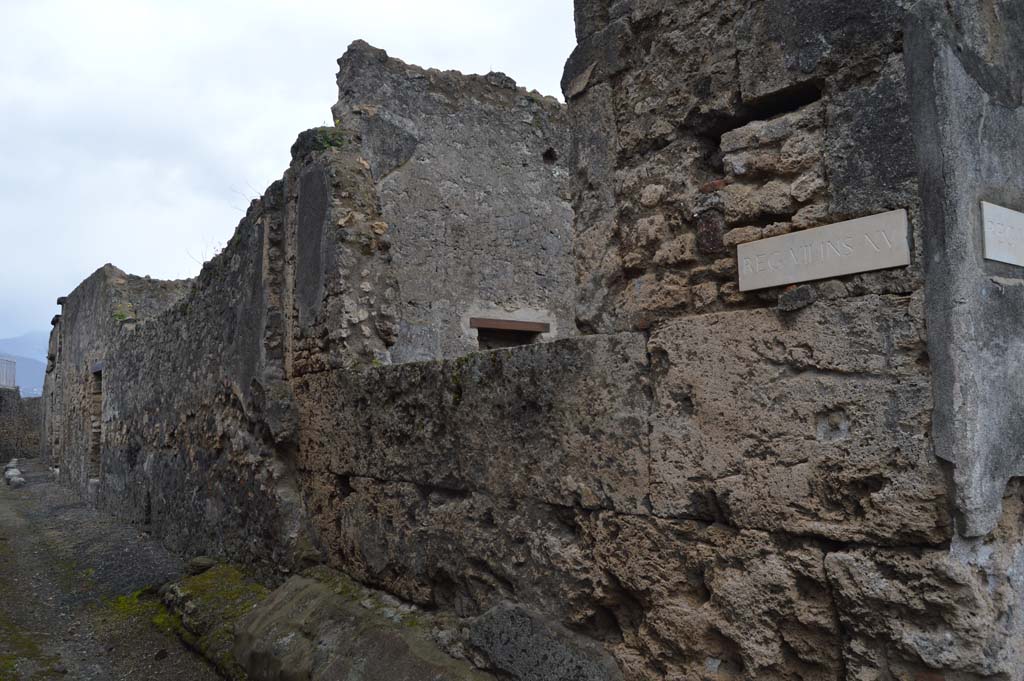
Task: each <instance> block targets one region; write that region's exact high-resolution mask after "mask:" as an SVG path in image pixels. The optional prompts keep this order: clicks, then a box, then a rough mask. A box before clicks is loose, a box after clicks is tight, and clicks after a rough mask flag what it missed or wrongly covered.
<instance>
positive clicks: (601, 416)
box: [296, 334, 649, 512]
mask: <svg viewBox="0 0 1024 681" xmlns="http://www.w3.org/2000/svg"><path fill="white" fill-rule="evenodd" d="M646 363H647V358H646V348H645V346H644V343H643V338H642V337H641V336H639V335H628V334H624V335H621V336H610V337H608V336H606V337H598V338H588V339H585V340H579V341H561V342H556V343H552V344H545V345H538V346H531V347H526V348H519V349H517V350H508V351H494V352H488V353H479V354H475V355H471V356H468V357H465V358H463V359H460V360H453V361H449V362H440V363H430V364H415V365H408V366H395V367H386V368H382V369H379V370H374V371H370V372H366V373H360V372H343V371H342V372H328V373H321V374H318V375H315V376H309V377H307V378H305V379H304V380H303V381H302V382H301V383H300V384H299V385H298V386H297V388H296V395H297V398H298V401H299V403H300V405H301V407H300V409H301V411H302V420H303V429H302V430H303V436H302V442H301V445H300V450H301V458H300V464H301V467H302V468H303V469H304V470H307V471H309V472H310V473H311V474H313V475H315V476H352V477H365V478H373V479H377V480H401V481H406V482H412V483H416V484H420V485H426V486H429V487H438V488H442V489H451V490H461V491H465V492H468V491H472V490H480V491H486V492H487V493H489V494H493V495H496V496H502V497H504V496H515V497H522V498H532V499H537V500H540V501H544V502H546V503H551V504H557V505H561V506H581V507H583V508H616V509H621V510H623V511H627V512H640V511H642V509H643V507H644V499H645V496H646V492H647V490H646V484H647V467H648V460H647V454H646V446H647V428H648V424H647V413H648V406H649V393H648V386H647V381H646V374H645V371H646ZM325 394H330V395H345V396H346V397H345V399H346V406H345V407H342V408H339V406H338V405H335V404H333V403H329V402H327V403H325V402H323V401H321V399H320V397H319V396H320V395H325Z"/></svg>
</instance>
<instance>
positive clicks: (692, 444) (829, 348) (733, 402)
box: [650, 296, 951, 544]
mask: <svg viewBox="0 0 1024 681" xmlns="http://www.w3.org/2000/svg"><path fill="white" fill-rule="evenodd" d="M920 314H921V310H920V300H919V299H914V300H913V301H911V300H907V299H906V298H895V297H878V296H868V297H864V298H862V299H859V300H856V301H849V302H844V303H842V304H836V305H830V306H821V305H815V306H812V307H809V308H806V309H805V310H803V311H801V312H799V313H796V314H795V315H791V316H788V317H783V316H782V315H780V314H779V313H777V312H774V311H770V310H758V311H739V312H727V313H721V314H716V315H711V316H705V317H700V318H697V319H688V320H685V321H680V322H670V323H666V324H664V325H661V326H658V327H657V328H656V329H655V330H654V332H653V334H652V337H651V341H650V347H651V352H652V357H653V361H654V367H653V368H654V385H655V416H654V430H653V432H652V441H651V442H652V444H651V447H652V481H651V485H652V490H651V500H652V505H653V509H654V512H655V513H656V514H658V515H663V516H677V517H697V518H704V519H707V520H718V521H720V522H727V523H729V524H730V525H735V526H738V527H742V528H756V529H761V530H767V531H785V532H790V533H793V534H799V535H804V536H812V535H813V536H820V537H825V538H829V539H834V540H839V541H872V542H878V543H880V544H899V543H906V542H917V543H939V542H942V541H944V540H945V539H946V538H948V536H949V534H950V531H951V528H950V518H949V514H948V511H947V508H946V503H947V502H948V500H947V498H946V487H945V482H944V474H943V472H942V470H941V469H940V467H939V465H938V462H937V460H936V459H935V458H934V457H933V456H932V454H931V451H930V446H929V441H928V432H929V431H928V429H929V423H930V413H931V392H930V383H929V380H928V373H927V370H926V369H923V368H922V367H921V365H920V364H919V361H920V358H921V355H922V353H923V350H924V345H923V342H922V339H921V333H922V330H923V325H922V321H921V318H920Z"/></svg>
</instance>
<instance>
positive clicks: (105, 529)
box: [0, 462, 219, 681]
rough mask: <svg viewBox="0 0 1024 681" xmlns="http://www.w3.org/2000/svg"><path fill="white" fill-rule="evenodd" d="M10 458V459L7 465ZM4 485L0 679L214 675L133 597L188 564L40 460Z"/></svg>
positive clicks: (0, 504) (182, 679) (152, 680)
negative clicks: (63, 483)
mask: <svg viewBox="0 0 1024 681" xmlns="http://www.w3.org/2000/svg"><path fill="white" fill-rule="evenodd" d="M0 463H3V462H0ZM21 470H22V471H23V473H25V477H26V479H27V480H28V485H27V486H26V487H24V488H22V489H19V490H14V489H11V488H9V487H7V486H6V485H4V484H2V483H0V681H34V680H35V679H75V680H76V681H78V680H82V681H115V680H116V681H121V680H122V679H125V680H127V679H143V680H144V681H162V680H164V679H167V680H168V681H170V680H171V679H175V680H178V681H198V680H206V679H210V680H215V679H218V678H219V677H218V676H217V674H216V673H215V672H214V671H213V670H212V669H211V668H210V667H209V666H208V665H207V664H206V663H205V662H204V661H203V660H202V659H200V658H198V657H196V656H195V655H193V654H192V653H191V652H189V651H188V650H187V649H185V648H184V647H183V646H182V644H181V643H180V642H179V641H178V640H177V639H176V638H175V637H173V636H172V635H169V634H165V633H162V632H161V631H160V630H158V629H157V628H156V627H154V626H153V625H152V624H151V622H150V617H149V613H147V612H145V611H144V609H138V608H133V607H131V604H132V603H134V602H135V601H134V599H122V600H121V601H118V598H119V597H122V596H131V595H132V594H134V593H137V592H138V591H139V590H141V589H144V588H146V587H151V586H154V585H159V584H162V583H164V582H166V581H169V580H171V579H174V578H177V577H179V576H180V575H181V572H182V568H183V566H182V564H181V561H180V560H178V559H177V558H175V557H173V556H171V555H169V554H168V553H167V552H166V551H165V550H164V549H163V548H162V547H161V546H160V545H159V544H158V543H157V542H155V541H152V540H150V539H148V538H146V537H145V536H143V535H141V534H140V533H139V531H138V530H137V529H135V528H131V527H126V526H124V525H121V524H119V523H116V522H114V521H112V520H111V519H109V518H108V517H106V516H104V515H102V514H99V513H96V512H95V511H92V510H90V509H88V508H86V507H85V505H84V504H83V503H81V502H79V501H77V500H75V499H73V498H72V497H71V495H70V494H69V493H68V492H67V491H65V490H64V489H62V488H60V487H59V486H57V485H56V484H55V483H53V482H52V481H51V479H50V474H49V472H48V471H47V470H46V468H45V467H44V466H43V465H42V464H40V463H36V462H28V463H27V464H26V465H24V466H22V467H21Z"/></svg>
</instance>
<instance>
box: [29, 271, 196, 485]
mask: <svg viewBox="0 0 1024 681" xmlns="http://www.w3.org/2000/svg"><path fill="white" fill-rule="evenodd" d="M187 288H188V282H184V281H181V282H164V281H157V280H153V279H150V278H148V277H135V276H131V275H128V274H125V273H124V272H122V271H121V270H119V269H117V268H116V267H114V266H112V265H109V264H108V265H104V266H103V267H101V268H100V269H99V270H97V271H96V272H95V273H93V274H92V275H91V276H90V277H89V278H88V279H86V280H85V281H84V282H82V283H81V284H80V285H79V286H78V287H77V288H76V289H75V290H74V291H73V292H72V293H71V294H70V295H68V296H67V297H66V298H61V299H60V301H58V302H59V303H60V304H61V312H62V314H61V315H58V316H57V317H55V318H54V320H53V321H54V328H53V331H52V333H51V334H50V346H49V351H48V362H47V369H46V371H47V373H46V378H45V380H44V384H43V397H42V399H43V403H44V414H43V448H44V449H43V451H44V454H46V455H47V456H48V457H49V458H50V459H51V461H52V462H53V463H54V464H55V465H56V466H58V467H59V468H60V469H61V476H62V479H63V480H64V481H66V483H67V484H69V485H72V486H74V487H76V488H78V489H80V490H81V491H82V492H83V493H85V492H88V493H89V494H94V493H95V484H94V485H93V487H90V485H89V481H90V480H98V479H99V478H100V464H101V461H100V457H101V454H102V441H100V440H98V439H97V436H96V435H95V433H97V432H98V433H99V434H100V435H102V433H103V431H104V429H105V428H106V424H107V423H108V422H109V416H110V414H109V412H108V411H107V410H106V409H105V407H104V405H103V400H104V398H105V397H106V393H105V392H104V391H102V390H101V387H102V384H101V383H100V382H99V380H100V378H101V377H104V378H105V376H106V364H107V361H108V359H109V357H110V356H112V354H113V348H114V346H115V343H116V341H117V339H118V338H119V337H120V336H121V335H122V334H125V333H130V332H131V330H132V329H133V328H134V327H135V326H137V325H139V324H142V323H144V322H145V321H146V320H148V319H152V318H153V317H155V316H156V315H157V314H159V313H160V312H161V311H162V310H164V309H166V308H167V307H169V306H170V305H172V304H173V303H174V302H176V301H177V300H179V299H180V298H181V296H182V295H183V293H184V291H185V290H187ZM138 387H139V389H144V386H138Z"/></svg>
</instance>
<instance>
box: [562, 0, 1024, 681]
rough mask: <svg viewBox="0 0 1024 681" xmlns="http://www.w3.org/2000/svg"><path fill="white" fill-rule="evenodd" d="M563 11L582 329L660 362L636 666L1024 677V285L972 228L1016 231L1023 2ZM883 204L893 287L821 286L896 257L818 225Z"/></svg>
mask: <svg viewBox="0 0 1024 681" xmlns="http://www.w3.org/2000/svg"><path fill="white" fill-rule="evenodd" d="M576 19H577V34H578V38H579V47H578V48H577V50H576V51H575V53H574V54H573V55H572V57H571V59H570V60H569V63H568V65H567V68H566V72H565V78H564V81H563V86H564V89H565V94H566V97H567V99H568V102H569V113H570V119H571V121H572V125H573V139H574V144H575V152H576V153H575V159H574V162H575V169H574V170H575V176H576V186H575V192H574V196H575V209H576V230H575V236H576V244H575V248H576V253H577V274H578V280H579V289H580V296H579V304H578V307H577V316H578V320H579V323H580V325H581V328H582V329H585V330H587V331H589V332H591V333H611V332H616V331H628V330H638V331H643V332H644V333H645V335H646V337H647V338H648V351H649V353H650V356H651V362H652V366H651V381H652V392H653V402H652V412H651V413H652V418H651V433H650V438H651V439H650V457H651V459H650V461H651V467H650V475H651V480H650V496H649V503H650V515H651V518H649V519H644V520H639V519H637V518H630V519H629V520H628V521H626V522H627V523H628V524H629V525H630V526H634V527H635V528H636V529H634V530H633V531H634V532H635V533H636V537H635V539H636V541H637V542H639V546H637V545H636V544H633V545H632V546H631V548H630V549H629V550H627V549H623V550H622V551H621V561H616V562H614V563H613V564H612V565H611V566H609V567H608V568H607V569H608V572H609V573H610V575H611V576H613V577H614V581H615V583H617V584H622V585H626V588H627V591H628V592H629V594H630V596H631V597H632V599H635V602H639V603H640V604H641V605H642V607H641V609H642V610H643V612H644V616H643V617H642V618H641V619H642V623H641V624H639V625H638V626H636V627H635V628H627V629H626V630H625V631H623V632H622V639H623V642H622V644H621V645H622V646H623V647H624V648H629V649H631V650H639V651H641V654H639V655H637V656H635V657H634V656H632V655H630V654H627V653H624V652H623V653H622V654H621V655H620V660H623V661H624V668H625V669H626V670H627V676H630V677H631V678H657V675H658V674H659V673H661V674H664V675H665V677H664V678H688V679H689V678H733V677H743V678H758V679H761V678H786V679H789V678H794V679H795V678H801V679H808V678H849V679H890V678H896V679H941V678H947V679H954V678H955V679H967V678H970V679H974V678H989V677H1005V678H1014V679H1019V678H1024V658H1022V657H1021V654H1022V653H1021V650H1022V648H1021V643H1022V634H1024V630H1022V628H1021V626H1022V623H1021V620H1020V613H1019V610H1020V600H1021V598H1022V592H1021V591H1020V588H1021V583H1020V581H1019V580H1020V577H1019V574H1020V570H1021V567H1022V565H1021V548H1022V543H1021V540H1022V536H1021V531H1022V526H1021V520H1022V516H1021V509H1022V505H1021V488H1020V485H1019V483H1018V482H1017V481H1015V480H1014V478H1015V476H1019V475H1020V474H1021V470H1022V469H1021V467H1022V466H1024V422H1022V418H1021V407H1022V404H1024V375H1022V373H1021V372H1022V371H1024V368H1022V367H1024V334H1022V331H1024V307H1022V305H1024V269H1022V268H1021V267H1020V266H1019V265H1020V264H1022V263H1020V262H1018V265H1016V266H1015V265H1010V264H1005V263H1002V262H997V261H995V260H993V259H986V253H988V254H989V255H991V252H992V251H991V246H992V244H991V243H989V244H988V245H986V241H985V238H984V233H985V230H986V228H992V224H991V220H990V221H989V223H988V224H987V225H986V222H985V220H984V216H983V210H982V204H983V202H987V203H991V204H997V205H998V206H1001V207H1005V208H1009V209H1015V210H1017V211H1024V155H1022V154H1021V148H1022V145H1024V107H1022V97H1024V3H1022V2H1019V1H1016V0H1012V1H1002V2H1000V1H996V0H985V1H982V2H956V1H954V2H946V3H941V2H897V1H895V0H892V1H890V0H870V1H868V2H855V3H854V2H845V1H835V2H819V1H815V2H806V1H803V0H796V1H792V0H764V1H761V2H729V1H727V2H719V3H705V2H658V1H647V2H644V1H638V2H625V1H620V2H608V1H601V0H577V2H576ZM891 211H905V212H906V215H907V218H908V223H909V229H908V234H907V235H906V237H903V238H904V239H906V245H907V247H908V248H909V256H910V257H909V258H908V259H909V266H905V267H896V268H891V267H890V268H888V269H884V270H882V271H865V272H864V273H857V274H853V275H846V276H833V277H830V276H828V273H829V271H830V270H831V271H835V272H837V273H842V274H846V273H845V271H843V268H844V267H845V266H846V265H847V264H848V263H846V262H844V258H845V259H846V260H847V261H860V262H856V263H855V265H859V266H860V269H863V270H872V269H875V268H876V267H882V266H884V265H885V264H886V255H887V253H886V252H885V251H887V250H888V249H889V248H891V247H894V246H896V245H899V246H902V244H887V243H883V240H884V239H886V238H887V237H886V236H885V234H884V233H883V232H879V233H877V234H875V235H874V237H873V238H874V239H875V241H876V243H874V244H871V243H869V242H864V241H860V242H857V241H848V240H847V239H848V238H853V239H860V238H862V237H866V238H872V234H871V233H870V232H868V233H866V234H861V233H860V232H858V231H857V230H856V229H853V228H852V227H850V226H846V227H843V228H840V231H839V232H838V236H839V237H840V238H839V240H836V241H834V242H830V241H829V239H830V238H831V237H828V235H827V234H825V233H823V231H822V230H813V228H815V227H819V226H824V225H831V224H835V223H840V222H843V221H847V220H851V219H856V218H863V217H866V216H872V215H879V214H885V213H889V212H891ZM1011 221H1012V218H1008V219H1006V220H1004V223H1005V224H1009V223H1010V222H1011ZM1013 229H1016V232H1013ZM844 230H845V231H844ZM1007 230H1008V234H1007V236H1006V238H1007V239H1008V240H1010V241H1014V242H1015V244H1016V247H1017V248H1021V246H1024V222H1017V223H1016V226H1015V227H1014V226H1012V225H1010V226H1009V227H1007ZM836 234H837V233H833V236H835V235H836ZM899 234H901V235H902V232H899ZM783 235H791V236H789V237H786V236H783ZM879 236H881V238H879ZM773 237H775V238H774V239H773ZM780 237H781V238H780ZM767 239H771V241H765V240H767ZM861 246H863V248H861ZM873 247H874V248H873ZM986 247H988V249H989V250H988V251H986ZM830 249H831V250H830ZM812 251H813V253H814V254H815V257H823V258H825V259H826V260H827V259H828V257H829V256H831V257H832V264H828V263H827V262H826V264H825V266H824V268H823V270H822V271H821V272H819V273H818V275H817V279H816V280H815V281H812V282H803V281H801V277H800V275H801V274H804V273H806V272H807V271H808V270H811V269H812V266H813V265H814V263H812V262H811V261H810V254H811V252H812ZM858 251H859V252H858ZM762 258H763V259H762ZM790 258H792V259H790ZM744 268H747V271H746V272H745V271H744ZM776 273H778V274H779V277H777V278H776V280H778V279H779V278H781V279H782V280H785V279H786V277H787V276H788V277H790V278H789V281H790V282H792V285H790V286H788V287H787V286H776V287H772V288H764V289H759V288H757V287H756V286H755V287H751V288H750V289H748V290H741V287H740V282H742V281H743V279H744V275H750V278H751V279H754V280H756V279H758V278H759V277H760V278H763V277H767V276H769V275H772V274H776ZM690 523H697V524H698V525H699V526H700V527H701V528H706V529H703V530H702V532H703V533H706V534H698V535H697V536H696V537H694V538H692V539H689V540H687V539H678V538H679V537H680V533H681V528H682V527H689V524H690ZM725 528H728V530H725ZM723 532H724V533H725V535H726V536H728V539H727V540H719V539H718V537H720V536H721V533H723ZM614 536H616V537H617V538H618V540H619V542H621V541H622V538H623V535H622V534H621V532H617V533H616V534H615V535H614ZM609 543H610V542H605V545H606V546H607V545H608V544H609ZM647 546H650V547H651V548H650V549H646V548H640V547H647ZM667 547H674V548H675V550H669V549H668V548H667ZM616 553H619V552H616ZM698 556H700V557H699V558H698ZM705 556H708V557H705Z"/></svg>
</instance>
